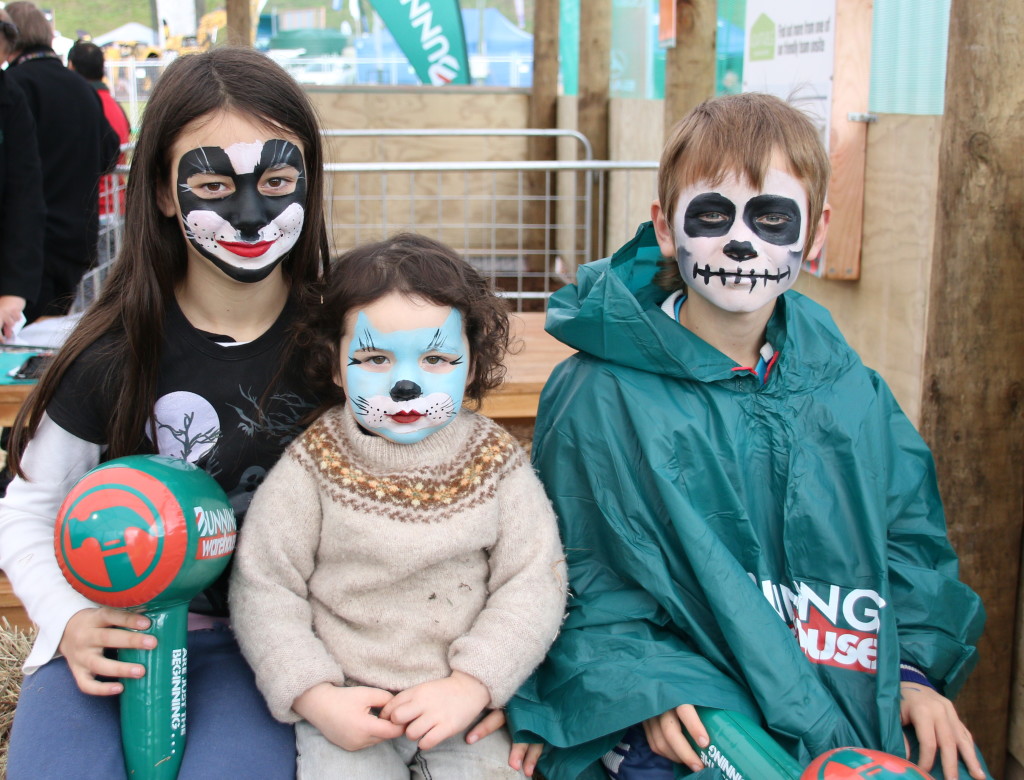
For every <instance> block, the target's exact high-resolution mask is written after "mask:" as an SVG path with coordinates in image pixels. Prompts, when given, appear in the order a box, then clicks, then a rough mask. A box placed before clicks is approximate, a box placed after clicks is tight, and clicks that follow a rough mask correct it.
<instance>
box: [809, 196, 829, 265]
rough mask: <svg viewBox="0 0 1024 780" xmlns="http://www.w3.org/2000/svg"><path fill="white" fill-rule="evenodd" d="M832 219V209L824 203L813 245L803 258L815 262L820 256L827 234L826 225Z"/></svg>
mask: <svg viewBox="0 0 1024 780" xmlns="http://www.w3.org/2000/svg"><path fill="white" fill-rule="evenodd" d="M831 219H832V207H831V206H830V205H829V204H828V203H826V204H825V205H824V206H822V209H821V218H820V219H819V220H818V229H817V230H816V231H814V243H813V244H811V248H810V249H809V250H808V252H807V254H806V255H805V258H806V259H807V260H809V261H810V260H817V259H818V256H819V255H820V254H821V248H822V247H823V246H825V236H826V235H827V234H828V223H829V220H831Z"/></svg>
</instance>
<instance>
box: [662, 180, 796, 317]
mask: <svg viewBox="0 0 1024 780" xmlns="http://www.w3.org/2000/svg"><path fill="white" fill-rule="evenodd" d="M672 228H673V232H674V235H675V242H676V259H677V260H678V262H679V271H680V273H681V274H682V276H683V280H684V281H685V282H686V284H687V286H688V287H689V289H690V290H691V292H693V293H694V294H696V295H700V296H701V297H703V298H705V299H706V300H708V301H709V302H710V303H712V304H714V305H715V306H717V307H718V308H720V309H723V310H725V311H731V312H753V311H757V310H759V309H761V308H762V307H763V306H765V305H766V304H769V303H771V302H772V301H773V300H775V298H777V297H778V296H779V295H781V294H782V293H784V292H785V291H786V290H788V289H789V288H790V287H792V286H793V282H795V281H796V277H797V274H798V273H799V272H800V264H801V261H802V259H803V249H804V244H805V243H806V241H807V193H806V191H805V189H804V186H803V184H802V183H801V182H800V180H799V179H797V178H796V177H794V176H793V175H791V174H789V173H787V172H786V171H783V170H781V169H779V168H771V169H769V171H768V174H767V175H766V176H765V181H764V186H763V188H762V189H760V190H756V189H754V188H753V187H751V185H750V184H749V183H747V181H746V179H739V178H737V177H736V176H735V175H734V174H730V175H729V176H727V177H726V178H725V179H724V180H723V181H722V182H721V183H720V184H718V185H717V186H712V185H711V184H710V182H708V181H699V182H697V183H695V184H694V185H692V186H690V187H688V188H687V189H685V190H684V191H683V192H682V193H681V194H680V196H679V202H678V204H677V206H676V213H675V216H674V220H673V224H672Z"/></svg>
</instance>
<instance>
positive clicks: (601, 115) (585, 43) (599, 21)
mask: <svg viewBox="0 0 1024 780" xmlns="http://www.w3.org/2000/svg"><path fill="white" fill-rule="evenodd" d="M611 49H612V0H588V2H587V3H586V4H585V7H584V8H581V9H580V68H579V94H578V102H577V105H578V108H577V113H578V119H577V123H578V124H577V126H578V128H579V131H580V132H581V133H583V135H585V136H586V137H587V138H588V139H590V144H591V146H593V148H594V159H597V160H607V159H608V97H609V93H610V91H611V62H612V60H611Z"/></svg>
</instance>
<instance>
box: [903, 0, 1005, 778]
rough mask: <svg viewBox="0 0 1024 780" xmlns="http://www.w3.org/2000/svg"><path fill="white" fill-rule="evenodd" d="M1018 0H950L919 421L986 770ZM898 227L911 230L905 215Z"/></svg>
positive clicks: (997, 728)
mask: <svg viewBox="0 0 1024 780" xmlns="http://www.w3.org/2000/svg"><path fill="white" fill-rule="evenodd" d="M1019 15H1020V4H1019V0H992V2H990V3H987V4H986V6H985V11H984V13H979V12H978V6H977V4H976V3H972V2H970V0H953V1H952V8H951V12H950V21H949V53H948V61H947V66H946V106H945V121H944V125H943V131H942V141H941V146H940V152H939V183H938V206H937V216H936V226H935V250H934V257H933V268H932V272H931V287H930V291H929V301H928V330H927V334H926V340H925V356H924V357H925V360H924V362H925V367H924V382H923V389H922V394H923V397H922V407H921V430H922V433H923V434H924V436H925V439H927V441H928V443H929V444H930V445H931V448H932V451H933V453H934V455H935V459H936V463H937V465H938V471H939V484H940V486H941V488H942V494H943V498H944V500H945V502H946V513H947V517H948V521H949V527H950V537H951V539H952V541H953V544H954V546H955V547H956V550H957V552H958V553H959V555H960V561H961V575H962V577H963V579H964V580H965V581H966V582H967V583H968V584H969V585H971V586H972V587H973V588H974V589H975V590H977V591H978V593H979V594H980V595H981V597H982V599H983V600H984V603H985V609H986V611H987V612H988V621H987V623H986V628H985V635H984V637H983V638H982V641H981V644H980V651H981V662H980V663H979V664H978V667H977V669H976V670H975V672H974V674H973V676H972V678H971V680H970V682H969V683H968V685H967V688H966V690H965V691H964V693H963V695H961V696H960V697H959V699H958V701H957V708H958V710H959V711H960V713H961V715H962V717H963V719H964V721H965V722H966V724H967V726H968V728H970V729H971V731H972V732H973V734H974V736H975V739H976V740H977V741H978V744H979V746H980V747H981V749H982V751H983V752H984V754H985V757H986V760H987V761H988V763H989V767H990V768H991V770H992V772H993V774H994V775H995V777H1002V776H1003V768H1004V764H1005V762H1006V745H1007V739H1006V737H1007V715H1008V707H1009V693H1010V687H1011V686H1010V679H1011V678H1010V674H1011V660H1012V654H1011V652H1010V650H1011V647H1012V646H1013V639H1014V627H1015V623H1016V596H1017V593H1016V587H1017V583H1018V581H1019V574H1020V554H1021V526H1022V520H1024V518H1022V516H1021V506H1022V502H1024V479H1022V478H1024V472H1022V468H1021V464H1022V463H1024V367H1022V363H1021V358H1022V356H1024V305H1022V300H1021V285H1020V283H1019V280H1020V276H1021V267H1022V262H1024V210H1022V209H1021V208H1020V204H1021V203H1022V202H1024V176H1022V174H1021V170H1022V167H1021V160H1022V159H1024V136H1022V134H1021V130H1020V110H1019V107H1020V106H1021V105H1024V82H1022V81H1021V79H1020V73H1021V72H1022V71H1024V54H1022V49H1021V46H1020V40H1019V37H1020V36H1019V28H1018V26H1017V25H1015V24H1012V23H1011V22H1010V20H1012V19H1016V18H1018V17H1019ZM907 230H909V231H912V230H914V225H912V224H908V225H907Z"/></svg>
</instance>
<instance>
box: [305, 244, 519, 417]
mask: <svg viewBox="0 0 1024 780" xmlns="http://www.w3.org/2000/svg"><path fill="white" fill-rule="evenodd" d="M392 292H398V293H402V294H403V295H408V296H411V297H413V296H414V297H419V298H424V299H426V300H428V301H430V302H431V303H435V304H437V305H438V306H451V307H452V308H453V309H458V310H459V312H460V313H461V314H462V320H463V325H464V326H465V329H466V340H467V341H468V342H469V354H470V357H471V359H472V363H471V369H470V376H469V382H468V383H467V384H466V398H467V399H470V400H472V401H475V402H477V403H479V402H480V401H482V400H483V398H484V396H485V395H486V394H487V393H488V392H489V391H491V390H493V389H495V388H496V387H498V386H499V385H500V384H501V383H502V381H503V380H504V378H505V365H504V362H503V361H504V359H505V355H506V354H507V353H508V352H509V350H510V347H511V341H512V337H511V332H510V329H509V313H508V305H507V303H506V302H505V301H504V300H502V299H501V298H499V297H498V296H497V295H495V294H494V292H493V291H492V290H491V287H490V285H489V284H488V282H487V280H486V279H485V278H484V277H483V276H482V275H481V274H480V273H479V272H478V271H477V270H476V269H475V268H473V266H471V265H470V264H469V263H467V262H466V261H465V260H464V259H462V258H461V257H460V256H459V254H458V253H457V252H456V251H455V250H454V249H452V248H451V247H449V246H448V245H446V244H443V243H441V242H440V241H435V240H434V239H432V238H428V237H427V236H422V235H419V234H418V233H399V234H397V235H394V236H392V237H390V238H388V239H385V240H384V241H378V242H375V243H371V244H364V245H362V246H358V247H356V248H355V249H352V250H350V251H348V252H346V253H345V254H343V255H341V256H340V257H339V258H337V259H336V260H335V261H334V263H333V264H332V268H331V281H330V283H329V284H328V286H327V287H326V288H325V289H324V293H323V302H322V304H321V305H317V304H316V303H314V304H313V305H312V306H311V307H310V311H309V313H308V314H307V315H306V317H305V319H304V321H303V322H302V323H301V324H300V326H299V327H300V331H299V334H298V338H299V340H300V343H302V344H304V345H305V346H306V349H307V354H308V355H309V362H308V363H307V373H308V376H309V382H310V384H311V385H312V387H313V388H314V389H315V390H316V391H317V392H318V393H319V394H320V398H322V399H324V400H323V402H322V403H321V405H320V407H319V408H318V409H317V410H316V411H315V412H314V415H315V414H320V413H322V412H323V411H325V410H326V409H328V408H330V407H331V406H336V405H337V404H340V403H344V401H345V393H344V391H343V390H342V389H341V388H340V387H339V386H338V385H337V384H335V382H334V377H335V376H336V375H337V372H338V367H339V365H340V361H341V355H340V354H339V350H340V348H341V338H342V336H343V335H344V329H345V318H346V316H347V315H348V314H349V313H350V312H354V311H356V310H358V309H360V308H362V307H364V306H366V305H368V304H370V303H373V302H374V301H376V300H379V299H380V298H382V297H384V296H385V295H387V294H388V293H392Z"/></svg>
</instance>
